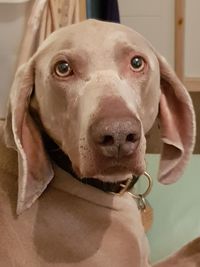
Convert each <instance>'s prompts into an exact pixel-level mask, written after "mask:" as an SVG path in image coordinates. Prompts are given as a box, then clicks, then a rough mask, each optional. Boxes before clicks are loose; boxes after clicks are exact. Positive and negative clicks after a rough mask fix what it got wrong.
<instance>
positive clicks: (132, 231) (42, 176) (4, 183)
mask: <svg viewBox="0 0 200 267" xmlns="http://www.w3.org/2000/svg"><path fill="white" fill-rule="evenodd" d="M97 33H98V34H97ZM94 36H95V38H94ZM135 55H140V56H142V57H144V59H145V64H146V65H145V69H144V70H143V72H141V73H136V72H134V71H133V70H132V69H131V67H130V60H131V58H132V57H134V56H135ZM63 59H65V60H66V59H67V60H68V61H69V63H70V64H71V66H72V68H73V71H74V73H73V75H72V76H71V77H68V78H65V79H61V78H59V77H57V76H56V75H55V73H54V66H55V63H56V62H57V61H59V60H63ZM33 114H35V116H33ZM36 117H37V118H38V119H36ZM127 117H128V122H133V124H134V127H135V128H137V129H135V128H134V129H135V130H137V131H138V132H139V133H140V135H139V136H140V139H139V141H138V145H137V146H136V147H135V148H134V151H133V153H132V154H131V156H130V157H128V158H126V160H124V159H120V164H119V162H117V161H116V159H115V160H114V159H108V158H105V157H104V155H99V151H97V150H98V148H97V147H96V146H95V145H94V144H93V140H92V137H91V134H90V131H91V128H92V127H93V128H94V127H95V125H97V124H98V123H99V121H102V120H103V121H104V120H108V119H109V120H115V122H116V120H118V119H119V121H122V120H124V119H127ZM156 117H158V118H159V120H160V127H161V136H162V141H163V150H162V155H161V161H160V169H159V177H158V179H159V180H160V181H161V182H162V183H172V182H175V181H176V180H177V179H178V178H179V177H180V175H181V174H182V172H183V170H184V167H185V165H186V163H187V161H188V160H189V157H190V155H191V152H192V150H193V145H194V137H195V122H194V121H195V120H194V112H193V107H192V103H191V99H190V97H189V94H188V93H187V91H186V89H185V88H184V86H183V85H182V83H181V82H180V81H179V80H178V78H177V77H176V75H175V73H174V72H173V70H172V69H171V67H170V66H169V65H168V64H167V62H166V61H165V60H164V59H163V58H162V57H161V56H160V55H158V53H157V52H155V51H154V49H153V48H152V47H151V45H150V44H149V43H148V42H147V41H146V40H145V39H144V38H143V37H142V36H141V35H139V34H138V33H136V32H135V31H133V30H131V29H129V28H127V27H125V26H122V25H119V24H113V23H104V22H98V21H94V20H89V21H86V22H82V23H79V24H75V25H72V26H69V27H66V28H63V29H61V30H58V31H56V32H55V33H53V34H52V35H50V37H48V38H47V40H46V41H45V42H44V43H43V44H42V45H41V47H40V48H39V50H38V51H37V52H36V54H35V55H33V57H32V58H31V59H30V60H29V62H27V63H26V64H24V65H22V66H21V67H20V69H19V70H18V71H17V73H16V77H15V80H14V83H13V86H12V90H11V95H10V104H9V110H8V115H7V120H6V124H5V139H6V144H7V146H10V147H12V148H14V149H15V150H16V151H17V155H18V179H17V176H16V173H15V171H14V170H12V169H15V168H16V167H14V166H13V161H17V158H16V153H15V155H13V153H14V152H11V151H7V150H6V148H5V147H4V146H3V145H2V144H1V146H2V151H5V152H2V153H5V154H4V156H5V157H6V160H4V159H3V160H2V159H1V161H0V170H1V179H0V190H1V199H0V203H1V206H0V209H1V214H3V216H2V218H3V220H2V222H3V223H1V225H0V232H1V237H2V238H1V239H0V255H2V257H1V256H0V263H1V265H2V266H11V264H14V265H16V266H76V267H78V266H80V267H83V266H87V267H89V266H110V267H112V266H115V267H117V266H123V267H129V266H138V267H139V266H141V267H145V266H150V263H149V260H148V257H149V252H148V251H149V250H148V243H147V240H146V237H145V233H144V229H143V226H142V223H141V218H140V213H139V211H138V209H137V205H136V203H135V201H134V200H133V199H132V198H131V197H130V195H129V194H128V193H125V194H124V195H123V196H122V197H119V196H113V195H110V194H108V193H105V192H101V191H100V190H98V189H96V188H93V187H91V186H89V185H83V184H81V183H80V182H79V181H77V180H75V179H74V178H72V177H71V175H70V174H68V173H67V172H65V171H64V170H62V169H60V168H59V167H58V166H56V165H55V163H54V162H52V160H51V159H50V157H49V155H48V153H47V151H46V149H45V146H44V143H43V139H42V132H41V131H45V133H46V134H47V135H48V136H49V137H50V138H52V139H53V140H54V141H55V143H57V145H58V146H59V147H60V149H62V151H63V152H64V153H65V154H66V155H67V156H68V157H69V159H70V161H71V164H72V168H73V170H74V172H75V173H76V175H78V176H79V177H85V176H90V177H94V178H96V177H98V178H99V179H102V181H111V182H117V181H118V180H122V178H123V179H126V178H127V177H129V176H130V175H131V174H134V175H140V174H142V173H143V172H144V171H145V148H146V142H145V134H146V133H147V132H148V131H149V130H150V128H151V127H152V125H153V123H154V121H155V119H156ZM112 125H115V124H112ZM127 127H129V126H127ZM120 129H121V128H120ZM120 131H121V130H120ZM0 158H3V157H2V156H1V157H0ZM10 167H11V168H10ZM53 178H54V179H53ZM52 179H53V180H52ZM17 180H18V181H17ZM17 184H18V185H17ZM47 186H48V188H47ZM46 188H47V189H46ZM42 193H43V194H42ZM2 203H3V205H2ZM16 203H17V214H18V215H19V214H20V215H19V216H16V214H15V205H16ZM27 208H29V209H27ZM194 244H198V241H196V243H195V242H194ZM188 246H189V248H190V247H191V244H189V245H188ZM192 246H193V245H192ZM187 249H188V248H187ZM187 249H186V250H187ZM196 249H197V250H196V251H199V247H198V246H197V247H196ZM184 251H185V250H184ZM183 254H184V253H182V254H181V253H179V254H176V255H175V257H176V258H177V257H179V256H180V255H181V257H182V258H181V259H180V261H179V262H181V264H180V265H177V264H176V265H173V264H172V265H170V266H182V267H184V266H185V267H186V266H189V265H187V262H186V260H185V258H184V257H183ZM184 255H185V254H184ZM198 260H199V259H198ZM170 262H172V261H171V259H170ZM185 262H186V264H185ZM196 262H197V259H196V255H195V257H194V264H195V263H196ZM166 264H168V261H166V262H164V263H163V265H162V263H161V265H158V266H169V265H166ZM184 264H185V265H184ZM194 266H197V265H194Z"/></svg>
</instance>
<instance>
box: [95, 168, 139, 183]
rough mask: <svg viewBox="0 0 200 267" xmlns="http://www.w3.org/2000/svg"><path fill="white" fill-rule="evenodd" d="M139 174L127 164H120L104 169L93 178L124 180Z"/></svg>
mask: <svg viewBox="0 0 200 267" xmlns="http://www.w3.org/2000/svg"><path fill="white" fill-rule="evenodd" d="M133 175H134V176H138V174H136V173H135V172H133V171H131V170H130V169H128V168H127V167H126V166H122V165H118V166H112V167H108V168H106V169H104V170H103V171H101V172H99V173H98V174H96V175H93V176H92V177H91V178H94V179H99V180H102V181H105V182H119V181H121V182H123V181H126V180H127V179H129V178H132V176H133Z"/></svg>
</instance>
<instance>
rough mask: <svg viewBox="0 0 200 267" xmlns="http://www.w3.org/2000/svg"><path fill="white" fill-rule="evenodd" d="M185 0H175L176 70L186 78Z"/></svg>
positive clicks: (179, 75) (180, 75)
mask: <svg viewBox="0 0 200 267" xmlns="http://www.w3.org/2000/svg"><path fill="white" fill-rule="evenodd" d="M184 24H185V0H175V71H176V74H177V75H178V77H179V78H180V79H181V81H183V78H184V43H185V41H184V37H185V36H184V32H185V26H184Z"/></svg>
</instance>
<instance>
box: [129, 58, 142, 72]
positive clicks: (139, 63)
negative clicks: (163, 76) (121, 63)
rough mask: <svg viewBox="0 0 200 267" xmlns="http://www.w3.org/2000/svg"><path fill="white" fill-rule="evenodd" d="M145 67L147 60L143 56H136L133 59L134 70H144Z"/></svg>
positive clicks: (132, 66)
mask: <svg viewBox="0 0 200 267" xmlns="http://www.w3.org/2000/svg"><path fill="white" fill-rule="evenodd" d="M144 67H145V61H144V59H143V58H142V57H141V56H135V57H133V58H132V59H131V68H132V70H133V71H136V72H139V71H142V70H143V69H144Z"/></svg>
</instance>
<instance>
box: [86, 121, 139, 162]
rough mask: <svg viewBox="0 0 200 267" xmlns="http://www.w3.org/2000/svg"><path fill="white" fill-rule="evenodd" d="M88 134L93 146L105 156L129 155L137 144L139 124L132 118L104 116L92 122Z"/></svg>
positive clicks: (119, 156) (121, 156) (119, 157)
mask: <svg viewBox="0 0 200 267" xmlns="http://www.w3.org/2000/svg"><path fill="white" fill-rule="evenodd" d="M90 134H91V138H92V141H93V143H94V145H95V148H96V149H97V150H98V151H99V152H100V153H101V154H102V155H103V156H105V157H109V158H118V159H121V158H123V157H128V156H131V155H132V154H133V153H134V151H135V149H136V148H137V146H138V144H139V140H140V137H141V126H140V123H139V121H138V120H135V119H132V118H121V119H117V118H105V119H102V120H100V121H98V122H97V123H94V124H93V125H92V126H91V128H90Z"/></svg>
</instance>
